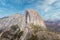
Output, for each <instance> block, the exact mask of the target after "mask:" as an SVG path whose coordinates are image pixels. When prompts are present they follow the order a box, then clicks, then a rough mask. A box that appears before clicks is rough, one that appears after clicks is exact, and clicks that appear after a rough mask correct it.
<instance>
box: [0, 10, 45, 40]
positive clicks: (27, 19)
mask: <svg viewBox="0 0 60 40" xmlns="http://www.w3.org/2000/svg"><path fill="white" fill-rule="evenodd" d="M31 24H33V25H38V26H39V27H41V28H42V29H46V26H45V24H44V22H43V20H42V18H41V17H40V16H39V14H38V13H37V12H36V11H34V10H26V11H25V13H24V14H23V15H20V14H14V15H12V16H8V17H4V18H1V19H0V30H1V31H3V32H5V31H9V30H11V26H12V25H18V27H19V28H20V31H23V35H22V36H21V38H20V40H27V38H29V37H30V33H32V32H33V31H32V30H33V29H31V27H30V26H29V25H31ZM10 33H11V32H10ZM28 35H29V36H28ZM4 40H5V39H4ZM16 40H18V39H16Z"/></svg>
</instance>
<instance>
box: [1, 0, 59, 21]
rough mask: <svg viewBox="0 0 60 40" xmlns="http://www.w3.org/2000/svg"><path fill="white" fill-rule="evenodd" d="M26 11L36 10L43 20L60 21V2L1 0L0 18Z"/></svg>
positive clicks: (48, 0) (47, 0)
mask: <svg viewBox="0 0 60 40" xmlns="http://www.w3.org/2000/svg"><path fill="white" fill-rule="evenodd" d="M26 9H33V10H36V11H37V12H38V13H39V14H40V15H41V16H42V18H43V19H45V20H47V19H60V0H0V18H1V17H4V16H9V15H12V14H15V13H20V14H23V13H24V11H25V10H26Z"/></svg>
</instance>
